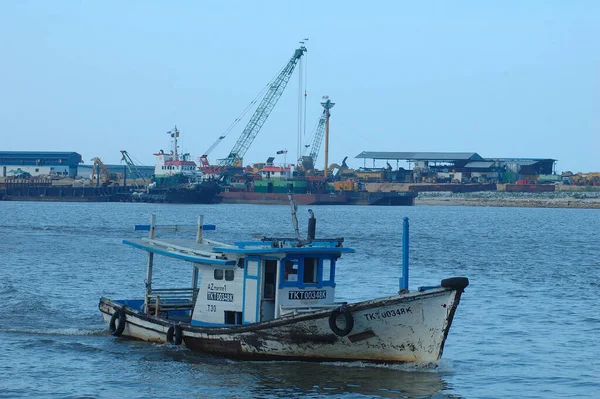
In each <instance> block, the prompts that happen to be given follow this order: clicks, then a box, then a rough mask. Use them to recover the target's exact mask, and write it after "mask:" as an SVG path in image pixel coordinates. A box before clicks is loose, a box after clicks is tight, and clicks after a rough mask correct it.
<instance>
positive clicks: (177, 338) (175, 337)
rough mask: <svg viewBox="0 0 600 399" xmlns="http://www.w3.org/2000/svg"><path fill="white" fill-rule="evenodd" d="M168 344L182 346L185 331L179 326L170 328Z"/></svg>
mask: <svg viewBox="0 0 600 399" xmlns="http://www.w3.org/2000/svg"><path fill="white" fill-rule="evenodd" d="M167 342H168V343H170V344H172V345H181V343H182V342H183V329H182V328H181V326H180V325H179V324H175V325H174V326H170V327H169V329H168V330H167Z"/></svg>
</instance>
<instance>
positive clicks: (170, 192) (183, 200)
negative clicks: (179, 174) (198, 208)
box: [134, 182, 220, 204]
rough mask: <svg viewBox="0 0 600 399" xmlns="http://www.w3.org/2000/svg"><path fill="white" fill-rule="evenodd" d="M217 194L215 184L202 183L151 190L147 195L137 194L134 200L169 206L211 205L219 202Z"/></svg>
mask: <svg viewBox="0 0 600 399" xmlns="http://www.w3.org/2000/svg"><path fill="white" fill-rule="evenodd" d="M219 192H220V188H219V185H218V184H217V183H216V182H203V183H200V184H194V185H181V186H176V187H169V188H152V189H149V190H148V192H147V193H140V194H138V195H137V196H136V197H135V198H134V200H135V201H139V202H164V203H169V204H212V203H214V202H219V199H220V198H219V196H218V194H219Z"/></svg>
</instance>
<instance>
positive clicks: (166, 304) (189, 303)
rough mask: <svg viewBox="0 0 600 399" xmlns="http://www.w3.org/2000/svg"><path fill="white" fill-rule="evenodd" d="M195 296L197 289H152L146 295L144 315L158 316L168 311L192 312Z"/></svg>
mask: <svg viewBox="0 0 600 399" xmlns="http://www.w3.org/2000/svg"><path fill="white" fill-rule="evenodd" d="M197 296H198V289H197V288H195V289H194V288H158V289H152V290H150V291H148V293H147V294H146V313H154V314H155V315H157V316H158V315H160V314H161V313H162V312H168V311H170V310H192V309H193V308H194V304H195V303H196V297H197Z"/></svg>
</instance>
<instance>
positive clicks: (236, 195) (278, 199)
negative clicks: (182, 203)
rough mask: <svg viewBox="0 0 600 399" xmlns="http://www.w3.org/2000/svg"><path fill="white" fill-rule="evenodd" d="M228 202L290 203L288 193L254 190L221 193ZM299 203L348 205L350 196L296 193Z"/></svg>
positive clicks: (342, 194)
mask: <svg viewBox="0 0 600 399" xmlns="http://www.w3.org/2000/svg"><path fill="white" fill-rule="evenodd" d="M219 196H220V197H221V198H222V200H221V202H223V203H226V204H274V205H289V203H290V200H289V197H288V194H285V193H257V192H253V191H224V192H222V193H221V194H220V195H219ZM294 200H295V201H296V203H297V204H298V205H346V204H348V196H347V195H346V194H345V193H331V194H329V193H324V194H294Z"/></svg>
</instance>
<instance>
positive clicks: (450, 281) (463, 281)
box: [440, 277, 469, 292]
mask: <svg viewBox="0 0 600 399" xmlns="http://www.w3.org/2000/svg"><path fill="white" fill-rule="evenodd" d="M440 285H441V286H442V287H444V288H452V289H455V290H458V291H461V292H462V291H464V290H465V288H467V286H468V285H469V279H468V278H466V277H450V278H446V279H443V280H442V283H441V284H440Z"/></svg>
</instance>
